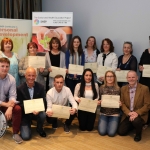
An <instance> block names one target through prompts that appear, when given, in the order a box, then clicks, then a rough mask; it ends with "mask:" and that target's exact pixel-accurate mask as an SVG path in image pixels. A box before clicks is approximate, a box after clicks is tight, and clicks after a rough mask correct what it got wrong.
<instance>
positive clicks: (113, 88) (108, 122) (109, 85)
mask: <svg viewBox="0 0 150 150" xmlns="http://www.w3.org/2000/svg"><path fill="white" fill-rule="evenodd" d="M102 95H120V88H119V86H118V84H117V78H116V75H115V73H114V72H113V71H107V72H106V73H105V77H104V85H101V87H100V99H101V98H102ZM101 102H102V100H100V101H99V104H101ZM118 106H121V102H119V103H118ZM119 117H120V108H106V107H101V109H100V117H99V123H98V132H99V134H100V135H102V136H103V135H106V134H108V136H111V137H113V136H115V134H116V131H117V127H118V123H119Z"/></svg>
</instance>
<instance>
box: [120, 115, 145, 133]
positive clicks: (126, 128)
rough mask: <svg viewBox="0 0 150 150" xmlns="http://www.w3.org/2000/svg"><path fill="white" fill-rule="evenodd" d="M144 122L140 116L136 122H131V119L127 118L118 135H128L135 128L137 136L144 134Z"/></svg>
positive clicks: (121, 124) (122, 123)
mask: <svg viewBox="0 0 150 150" xmlns="http://www.w3.org/2000/svg"><path fill="white" fill-rule="evenodd" d="M143 123H144V120H143V119H142V118H141V117H140V116H138V117H136V118H135V119H134V121H129V117H126V118H125V119H124V120H123V121H122V122H121V123H120V125H119V128H118V134H119V135H121V136H124V135H127V133H128V132H129V131H130V130H132V129H133V128H135V132H136V135H141V134H142V127H143Z"/></svg>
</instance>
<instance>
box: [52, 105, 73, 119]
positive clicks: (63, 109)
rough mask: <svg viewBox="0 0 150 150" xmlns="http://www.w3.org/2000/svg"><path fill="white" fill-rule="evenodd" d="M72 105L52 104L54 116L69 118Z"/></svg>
mask: <svg viewBox="0 0 150 150" xmlns="http://www.w3.org/2000/svg"><path fill="white" fill-rule="evenodd" d="M70 109H71V107H68V106H61V105H52V111H53V115H52V117H56V118H64V119H69V117H70V111H69V110H70Z"/></svg>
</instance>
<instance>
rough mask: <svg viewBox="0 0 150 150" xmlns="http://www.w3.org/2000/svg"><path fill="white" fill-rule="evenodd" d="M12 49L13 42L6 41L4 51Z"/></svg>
mask: <svg viewBox="0 0 150 150" xmlns="http://www.w3.org/2000/svg"><path fill="white" fill-rule="evenodd" d="M11 50H12V44H11V42H9V41H7V42H4V51H5V52H10V51H11Z"/></svg>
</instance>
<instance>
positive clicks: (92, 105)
mask: <svg viewBox="0 0 150 150" xmlns="http://www.w3.org/2000/svg"><path fill="white" fill-rule="evenodd" d="M80 99H81V102H80V103H79V106H78V109H79V110H83V111H88V112H91V113H95V111H96V108H97V101H96V100H91V99H86V98H80Z"/></svg>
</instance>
